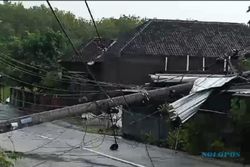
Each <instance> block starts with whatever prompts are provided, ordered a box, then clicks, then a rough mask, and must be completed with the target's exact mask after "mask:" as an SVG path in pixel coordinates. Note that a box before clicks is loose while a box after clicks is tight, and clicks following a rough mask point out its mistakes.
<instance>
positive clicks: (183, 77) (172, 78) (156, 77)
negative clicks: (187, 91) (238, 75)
mask: <svg viewBox="0 0 250 167" xmlns="http://www.w3.org/2000/svg"><path fill="white" fill-rule="evenodd" d="M149 76H150V78H151V80H152V81H153V82H155V83H157V82H166V83H177V82H193V81H195V80H196V79H198V78H201V77H202V78H205V77H206V78H207V77H210V78H221V77H224V76H225V75H211V74H150V75H149Z"/></svg>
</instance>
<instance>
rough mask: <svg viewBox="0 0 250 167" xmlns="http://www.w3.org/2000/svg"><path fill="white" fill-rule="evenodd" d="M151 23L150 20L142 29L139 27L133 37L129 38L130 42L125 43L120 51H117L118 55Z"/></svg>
mask: <svg viewBox="0 0 250 167" xmlns="http://www.w3.org/2000/svg"><path fill="white" fill-rule="evenodd" d="M152 22H153V21H152V20H148V21H147V22H146V23H145V25H144V26H143V27H141V28H140V29H139V30H138V31H136V32H135V35H134V36H133V37H131V38H130V40H129V41H128V42H126V44H125V45H123V47H122V48H121V49H120V51H119V55H120V54H121V52H122V51H123V50H124V49H125V48H126V47H127V46H128V45H129V44H130V43H131V42H132V41H133V40H134V39H135V38H136V37H137V36H139V35H140V34H141V33H142V32H143V31H144V30H145V29H146V28H147V27H148V26H149V25H150V24H151V23H152Z"/></svg>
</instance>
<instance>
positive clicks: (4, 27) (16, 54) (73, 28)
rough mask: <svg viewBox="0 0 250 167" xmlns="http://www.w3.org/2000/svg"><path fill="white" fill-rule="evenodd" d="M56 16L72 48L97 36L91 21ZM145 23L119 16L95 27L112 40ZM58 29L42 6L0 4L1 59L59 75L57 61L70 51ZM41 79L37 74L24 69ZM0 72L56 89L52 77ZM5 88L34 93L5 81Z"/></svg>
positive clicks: (7, 69) (9, 69) (59, 12)
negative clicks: (10, 58) (70, 41)
mask: <svg viewBox="0 0 250 167" xmlns="http://www.w3.org/2000/svg"><path fill="white" fill-rule="evenodd" d="M55 12H56V14H57V16H58V17H59V19H60V20H61V22H62V24H63V25H64V27H65V29H66V32H67V33H68V35H69V36H70V38H71V40H72V41H73V43H74V44H75V46H79V45H82V44H83V45H84V44H86V43H87V42H88V41H89V40H90V39H91V38H93V37H95V36H96V32H95V29H94V26H93V24H92V22H91V21H90V20H86V19H84V18H77V17H76V16H75V15H74V14H72V13H70V12H66V11H62V10H58V9H55ZM144 21H145V19H140V18H139V17H135V16H125V15H122V16H121V17H120V18H119V19H115V18H102V19H101V20H97V21H96V24H97V27H98V30H99V32H100V35H101V36H102V37H106V38H111V39H115V38H117V37H118V35H122V34H124V33H126V32H129V31H130V30H132V29H133V28H135V27H136V26H138V25H139V24H141V23H143V22H144ZM61 32H62V31H61V29H60V27H59V25H58V23H57V21H56V20H55V18H54V16H53V14H52V12H51V11H50V9H49V8H48V7H46V6H45V5H41V6H34V7H31V8H28V9H27V8H24V6H23V5H22V4H21V3H10V2H8V3H4V4H0V56H1V57H3V55H8V56H11V57H12V58H14V59H16V60H18V61H22V62H23V63H26V64H30V65H35V66H38V67H39V68H42V69H45V70H48V71H53V72H55V73H57V72H60V71H61V67H60V64H59V63H58V60H60V59H62V58H64V57H66V56H70V55H71V54H72V48H71V46H70V45H69V42H68V41H67V40H66V39H65V37H64V35H63V34H62V33H61ZM23 68H25V69H26V70H28V71H33V73H35V74H36V75H40V74H41V71H40V70H34V69H32V68H28V67H23ZM0 71H4V72H5V73H7V74H10V75H11V76H12V77H14V78H17V79H19V80H22V81H25V82H27V83H29V84H35V85H37V84H42V85H45V86H53V87H56V86H58V83H57V82H55V81H53V79H58V76H56V75H55V73H53V72H52V73H48V74H46V73H45V74H43V75H45V77H43V78H41V77H36V76H34V75H29V74H27V73H24V72H21V71H20V70H18V69H13V67H8V66H7V65H5V64H3V63H0ZM7 84H8V85H12V86H14V85H18V86H23V87H28V88H30V89H33V86H32V85H29V84H25V83H22V84H21V83H20V82H18V81H17V82H14V81H13V80H12V81H10V80H9V81H8V82H7Z"/></svg>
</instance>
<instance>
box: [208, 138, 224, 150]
mask: <svg viewBox="0 0 250 167" xmlns="http://www.w3.org/2000/svg"><path fill="white" fill-rule="evenodd" d="M210 147H211V150H213V151H221V150H224V147H225V145H224V143H223V141H221V140H219V139H216V140H214V141H213V142H212V143H211V145H210Z"/></svg>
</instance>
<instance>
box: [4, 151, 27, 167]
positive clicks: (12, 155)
mask: <svg viewBox="0 0 250 167" xmlns="http://www.w3.org/2000/svg"><path fill="white" fill-rule="evenodd" d="M22 156H23V154H22V153H17V152H5V151H0V166H1V167H14V161H16V160H17V159H20V158H22Z"/></svg>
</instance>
